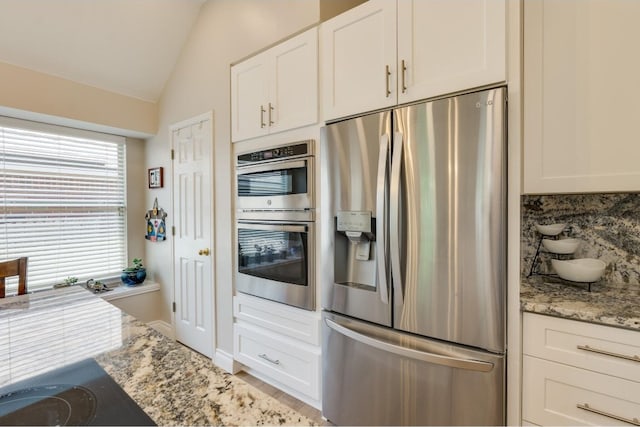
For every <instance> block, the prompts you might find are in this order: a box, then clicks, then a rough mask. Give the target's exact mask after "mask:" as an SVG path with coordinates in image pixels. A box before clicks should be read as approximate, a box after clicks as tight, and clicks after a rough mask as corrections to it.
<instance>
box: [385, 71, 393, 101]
mask: <svg viewBox="0 0 640 427" xmlns="http://www.w3.org/2000/svg"><path fill="white" fill-rule="evenodd" d="M390 76H391V71H389V66H388V65H385V68H384V80H385V82H386V85H387V88H386V91H385V94H386V97H387V98H388V97H389V95H391V91H390V90H389V77H390Z"/></svg>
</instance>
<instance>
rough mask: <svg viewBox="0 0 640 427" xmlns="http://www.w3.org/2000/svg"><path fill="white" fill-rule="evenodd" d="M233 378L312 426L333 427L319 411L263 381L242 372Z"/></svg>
mask: <svg viewBox="0 0 640 427" xmlns="http://www.w3.org/2000/svg"><path fill="white" fill-rule="evenodd" d="M235 376H236V377H238V378H240V379H241V380H243V381H245V382H247V383H248V384H250V385H252V386H254V387H255V388H257V389H259V390H261V391H263V392H264V393H266V394H268V395H269V396H271V397H273V398H274V399H276V400H278V401H279V402H280V403H282V404H284V405H287V406H288V407H290V408H291V409H293V410H295V411H297V412H299V413H300V414H301V415H304V416H305V417H308V418H310V419H311V420H312V421H313V422H314V424H316V425H319V426H332V425H333V424H331V423H330V422H328V421H326V420H324V419H323V418H322V414H321V412H320V411H319V410H317V409H316V408H314V407H312V406H310V405H307V404H306V403H304V402H302V401H300V400H298V399H296V398H295V397H292V396H290V395H288V394H287V393H285V392H283V391H282V390H279V389H277V388H275V387H273V386H272V385H270V384H267V383H265V382H264V381H262V380H260V379H258V378H256V377H254V376H252V375H250V374H248V373H246V372H243V371H240V372H238V373H237V374H235Z"/></svg>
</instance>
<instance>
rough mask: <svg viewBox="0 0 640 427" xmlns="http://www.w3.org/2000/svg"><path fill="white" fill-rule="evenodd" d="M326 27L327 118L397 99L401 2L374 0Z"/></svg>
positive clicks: (324, 72)
mask: <svg viewBox="0 0 640 427" xmlns="http://www.w3.org/2000/svg"><path fill="white" fill-rule="evenodd" d="M320 32H321V40H322V79H323V80H322V82H323V98H324V102H323V105H324V119H325V120H330V119H335V118H338V117H344V116H348V115H352V114H357V113H363V112H366V111H370V110H375V109H378V108H384V107H389V106H392V105H395V104H396V103H397V90H396V81H397V69H396V2H394V1H389V0H369V1H367V2H365V3H363V4H361V5H359V6H357V7H355V8H353V9H351V10H348V11H346V12H345V13H343V14H341V15H338V16H336V17H335V18H333V19H330V20H328V21H326V22H325V23H323V24H322V26H321V28H320Z"/></svg>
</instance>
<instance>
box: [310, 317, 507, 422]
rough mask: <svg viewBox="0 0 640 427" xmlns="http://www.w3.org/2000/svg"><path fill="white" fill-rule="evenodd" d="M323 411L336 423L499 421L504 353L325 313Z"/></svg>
mask: <svg viewBox="0 0 640 427" xmlns="http://www.w3.org/2000/svg"><path fill="white" fill-rule="evenodd" d="M322 337H323V353H324V357H323V367H322V368H323V369H322V372H323V380H322V381H323V396H322V415H323V416H324V417H326V418H327V419H328V420H329V421H331V422H332V423H334V424H336V425H504V422H505V408H504V403H503V402H504V369H505V368H504V366H505V364H504V360H505V359H504V355H496V354H493V353H488V352H483V351H476V350H469V349H467V348H464V347H461V346H456V345H450V344H443V343H441V342H438V341H433V340H428V339H426V338H419V337H416V336H413V335H409V334H406V333H403V332H399V331H395V330H393V329H389V328H382V327H379V326H373V325H371V324H368V323H364V322H360V321H356V320H353V319H349V318H346V317H342V316H339V315H335V314H331V313H326V312H324V313H323V323H322Z"/></svg>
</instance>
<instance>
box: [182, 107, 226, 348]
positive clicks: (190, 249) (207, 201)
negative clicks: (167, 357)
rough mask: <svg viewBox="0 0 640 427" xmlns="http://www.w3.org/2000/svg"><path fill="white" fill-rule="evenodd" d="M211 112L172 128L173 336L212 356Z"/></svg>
mask: <svg viewBox="0 0 640 427" xmlns="http://www.w3.org/2000/svg"><path fill="white" fill-rule="evenodd" d="M211 128H212V119H211V116H210V115H209V116H203V117H200V118H196V119H195V121H194V122H193V123H192V124H186V125H184V126H182V127H178V128H174V129H173V131H172V146H173V149H174V160H173V191H174V195H173V205H174V206H173V211H174V212H175V219H174V224H175V236H174V286H175V290H174V298H175V329H176V339H177V340H178V341H180V342H181V343H183V344H185V345H187V346H188V347H191V348H193V349H194V350H196V351H198V352H199V353H202V354H204V355H205V356H208V357H213V347H214V346H213V343H214V331H215V329H214V324H213V319H214V317H213V308H214V301H213V295H214V293H213V288H214V286H213V276H212V260H213V256H214V254H213V253H212V250H213V247H214V246H213V236H212V220H213V202H212V200H213V196H212V190H211V189H212V182H211V176H212V175H211V165H212V153H211V147H212V145H213V138H212V129H211Z"/></svg>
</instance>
